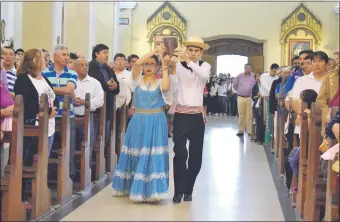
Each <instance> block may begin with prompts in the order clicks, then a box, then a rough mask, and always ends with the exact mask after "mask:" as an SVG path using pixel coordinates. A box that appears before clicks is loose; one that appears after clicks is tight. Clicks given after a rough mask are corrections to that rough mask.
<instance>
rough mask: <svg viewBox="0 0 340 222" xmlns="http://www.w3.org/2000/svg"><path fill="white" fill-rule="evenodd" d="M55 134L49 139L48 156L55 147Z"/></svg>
mask: <svg viewBox="0 0 340 222" xmlns="http://www.w3.org/2000/svg"><path fill="white" fill-rule="evenodd" d="M53 139H54V134H53V135H52V136H49V137H48V156H50V153H51V149H52V145H53Z"/></svg>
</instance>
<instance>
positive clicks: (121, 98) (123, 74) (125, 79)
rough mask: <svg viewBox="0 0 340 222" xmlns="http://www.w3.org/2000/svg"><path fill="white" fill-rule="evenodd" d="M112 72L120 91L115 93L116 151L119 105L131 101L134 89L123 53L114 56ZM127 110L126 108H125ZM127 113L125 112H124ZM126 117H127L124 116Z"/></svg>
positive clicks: (119, 130) (119, 133)
mask: <svg viewBox="0 0 340 222" xmlns="http://www.w3.org/2000/svg"><path fill="white" fill-rule="evenodd" d="M113 61H114V72H115V74H116V76H117V80H118V82H119V85H120V91H119V93H118V95H116V115H117V118H116V149H117V150H116V151H118V149H119V148H120V147H119V140H120V137H121V121H120V120H121V118H120V116H121V107H122V106H123V105H124V103H125V104H126V105H129V104H130V102H131V96H132V93H133V91H134V89H133V86H132V74H131V72H130V71H128V70H126V66H125V64H126V57H125V55H124V54H123V53H117V54H116V55H115V56H114V58H113ZM127 111H128V109H127ZM126 114H127V113H126ZM126 118H127V117H126Z"/></svg>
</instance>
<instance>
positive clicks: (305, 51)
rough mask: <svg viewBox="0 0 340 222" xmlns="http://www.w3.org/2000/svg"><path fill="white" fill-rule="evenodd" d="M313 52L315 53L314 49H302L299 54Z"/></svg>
mask: <svg viewBox="0 0 340 222" xmlns="http://www.w3.org/2000/svg"><path fill="white" fill-rule="evenodd" d="M311 53H313V50H310V49H306V50H302V51H301V52H300V53H299V56H301V55H302V54H311Z"/></svg>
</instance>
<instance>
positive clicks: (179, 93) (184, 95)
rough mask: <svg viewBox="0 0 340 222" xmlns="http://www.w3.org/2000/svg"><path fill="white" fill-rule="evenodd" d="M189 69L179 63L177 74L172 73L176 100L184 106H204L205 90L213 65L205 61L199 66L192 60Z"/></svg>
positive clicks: (172, 84) (172, 86)
mask: <svg viewBox="0 0 340 222" xmlns="http://www.w3.org/2000/svg"><path fill="white" fill-rule="evenodd" d="M188 67H189V68H191V69H192V70H193V71H191V70H190V69H187V68H185V67H183V65H182V64H181V63H178V64H177V67H176V74H175V75H171V88H172V89H173V90H174V91H175V92H176V93H175V102H176V104H178V105H183V106H203V91H204V87H205V84H206V82H207V81H208V79H209V77H210V70H211V65H210V64H209V63H207V62H203V63H202V64H201V66H199V62H198V61H197V63H194V62H190V63H189V64H188Z"/></svg>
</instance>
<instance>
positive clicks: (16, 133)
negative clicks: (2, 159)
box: [1, 95, 26, 221]
mask: <svg viewBox="0 0 340 222" xmlns="http://www.w3.org/2000/svg"><path fill="white" fill-rule="evenodd" d="M3 133H4V139H3V142H6V143H11V147H10V149H11V150H10V164H9V165H7V166H6V168H5V175H4V178H2V180H1V192H2V198H1V201H2V203H1V205H2V210H1V221H25V220H26V208H25V206H24V203H23V202H22V200H21V189H22V182H21V181H22V165H23V162H22V160H23V159H22V156H23V138H24V99H23V97H22V96H21V95H18V96H16V97H15V103H14V110H13V123H12V132H3ZM12 135H13V136H12Z"/></svg>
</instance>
